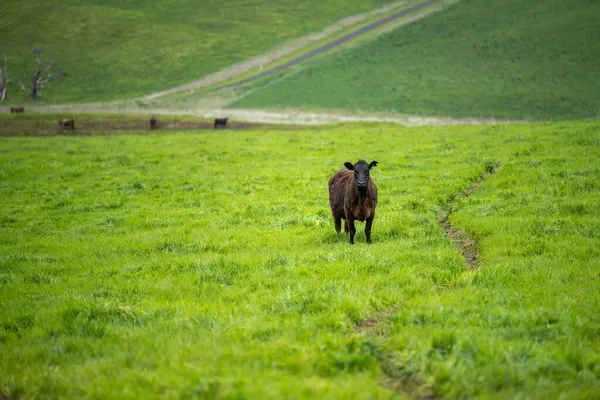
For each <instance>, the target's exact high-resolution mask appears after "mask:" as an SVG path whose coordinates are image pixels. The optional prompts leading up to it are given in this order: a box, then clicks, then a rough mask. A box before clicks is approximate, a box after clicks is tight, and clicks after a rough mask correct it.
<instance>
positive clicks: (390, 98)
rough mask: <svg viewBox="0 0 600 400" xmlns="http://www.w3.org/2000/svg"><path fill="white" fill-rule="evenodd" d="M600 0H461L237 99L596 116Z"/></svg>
mask: <svg viewBox="0 0 600 400" xmlns="http://www.w3.org/2000/svg"><path fill="white" fill-rule="evenodd" d="M598 20H600V5H599V4H598V2H597V1H590V0H574V1H569V2H567V1H550V2H549V1H546V0H531V1H529V0H507V1H498V0H493V1H487V0H464V1H461V2H459V3H458V4H455V5H453V6H451V7H450V8H449V9H448V10H446V11H444V12H440V13H436V14H433V15H432V16H430V17H428V18H425V19H423V20H420V21H417V22H415V23H413V24H410V25H407V26H403V27H401V28H400V29H397V30H395V31H393V32H391V33H389V34H387V35H385V36H383V37H381V38H379V39H377V40H374V41H371V42H368V43H365V44H363V45H362V46H360V47H358V48H354V49H349V50H346V51H343V52H341V53H338V54H336V55H333V56H331V57H329V58H326V59H322V60H319V61H317V62H315V63H313V64H310V65H308V66H307V67H306V68H304V69H301V70H299V71H296V72H293V73H291V74H289V75H288V76H285V77H283V78H282V77H281V76H278V77H275V78H272V79H270V80H267V81H265V82H262V84H259V85H257V86H255V87H254V88H253V90H251V91H250V93H249V94H248V95H247V97H245V98H243V99H242V100H240V101H238V102H237V103H234V106H237V107H269V108H284V107H293V108H313V109H314V108H316V109H344V110H362V111H381V112H398V113H408V114H419V115H439V116H457V117H503V118H532V119H561V118H579V117H595V116H598V115H600V79H598V77H599V69H598V66H599V65H600V41H599V40H598V38H599V37H600V24H598V23H597V21H598Z"/></svg>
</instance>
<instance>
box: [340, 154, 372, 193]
mask: <svg viewBox="0 0 600 400" xmlns="http://www.w3.org/2000/svg"><path fill="white" fill-rule="evenodd" d="M344 165H345V166H346V169H349V170H350V171H354V178H355V179H354V181H355V182H356V187H357V188H358V189H359V190H366V189H367V188H368V187H369V179H370V178H369V171H370V170H371V168H373V167H375V166H377V161H371V162H370V163H369V164H367V162H366V161H365V160H358V162H357V163H356V164H354V165H352V163H350V162H345V163H344Z"/></svg>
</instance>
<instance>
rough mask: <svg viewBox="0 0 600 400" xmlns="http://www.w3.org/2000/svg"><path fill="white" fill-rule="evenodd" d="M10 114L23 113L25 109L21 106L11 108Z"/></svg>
mask: <svg viewBox="0 0 600 400" xmlns="http://www.w3.org/2000/svg"><path fill="white" fill-rule="evenodd" d="M10 112H11V113H22V112H25V107H23V106H19V107H11V108H10Z"/></svg>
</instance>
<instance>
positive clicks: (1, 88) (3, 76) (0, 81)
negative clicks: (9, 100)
mask: <svg viewBox="0 0 600 400" xmlns="http://www.w3.org/2000/svg"><path fill="white" fill-rule="evenodd" d="M7 74H8V57H4V68H0V103H1V102H3V101H4V99H6V92H7V90H8V88H7V86H6V85H8V82H9V81H8V78H7Z"/></svg>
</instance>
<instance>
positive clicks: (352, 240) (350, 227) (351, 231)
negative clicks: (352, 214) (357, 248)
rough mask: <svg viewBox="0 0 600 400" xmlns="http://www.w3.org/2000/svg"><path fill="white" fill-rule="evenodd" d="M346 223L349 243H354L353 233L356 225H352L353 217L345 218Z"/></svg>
mask: <svg viewBox="0 0 600 400" xmlns="http://www.w3.org/2000/svg"><path fill="white" fill-rule="evenodd" d="M346 221H347V224H348V230H349V231H350V244H354V235H355V234H356V227H355V226H354V219H346Z"/></svg>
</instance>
